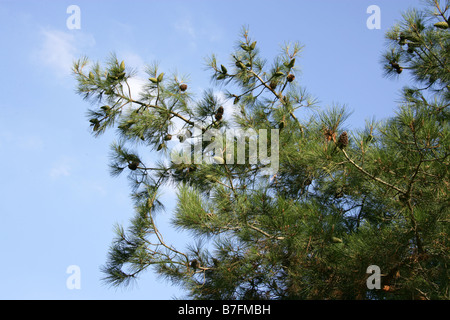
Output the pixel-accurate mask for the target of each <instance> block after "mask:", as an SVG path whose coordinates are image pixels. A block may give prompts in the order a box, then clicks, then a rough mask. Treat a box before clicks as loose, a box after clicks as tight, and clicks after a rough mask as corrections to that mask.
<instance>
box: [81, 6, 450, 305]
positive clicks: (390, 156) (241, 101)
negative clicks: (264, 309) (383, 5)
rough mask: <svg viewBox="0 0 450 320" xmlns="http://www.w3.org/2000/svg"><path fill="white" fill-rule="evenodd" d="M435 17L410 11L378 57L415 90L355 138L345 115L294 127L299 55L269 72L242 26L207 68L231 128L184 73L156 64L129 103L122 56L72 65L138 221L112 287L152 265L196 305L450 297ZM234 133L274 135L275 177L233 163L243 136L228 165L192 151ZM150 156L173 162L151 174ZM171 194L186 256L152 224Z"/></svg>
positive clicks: (440, 47)
mask: <svg viewBox="0 0 450 320" xmlns="http://www.w3.org/2000/svg"><path fill="white" fill-rule="evenodd" d="M429 8H434V9H435V10H436V12H432V11H428V10H427V9H428V8H427V9H424V10H422V11H418V10H412V11H409V12H407V13H406V14H405V15H404V17H403V21H402V22H401V23H399V24H398V25H396V26H394V27H393V28H392V29H391V30H390V31H389V32H388V33H387V35H386V36H387V39H388V41H390V44H391V47H390V49H389V50H388V52H387V53H386V54H385V55H384V56H383V59H384V62H383V64H384V70H385V72H386V75H388V76H402V77H403V76H407V74H410V75H412V76H413V81H412V83H413V84H414V85H417V86H418V87H416V86H413V85H411V86H410V87H407V88H404V90H403V102H402V103H401V105H400V106H399V107H398V108H397V110H396V114H395V116H393V117H391V118H389V119H388V120H386V121H385V122H375V121H367V123H366V126H365V128H364V129H363V130H354V131H353V132H352V131H350V130H349V129H348V128H346V127H345V122H346V121H347V120H348V119H349V117H350V113H349V112H348V111H347V110H346V108H345V107H340V106H333V107H331V108H328V109H325V108H322V109H319V110H318V111H317V112H316V113H315V114H314V115H313V116H312V117H310V118H307V119H301V118H299V117H298V114H299V113H300V112H301V110H302V109H303V108H310V107H313V106H316V101H315V99H313V98H312V97H311V96H310V95H309V94H308V93H307V91H306V90H305V89H304V88H303V87H301V86H300V85H299V83H298V77H297V78H296V77H295V74H296V70H297V67H296V61H297V59H298V57H299V54H300V52H301V50H302V47H301V46H300V45H299V44H297V43H295V44H288V45H286V46H285V47H284V50H283V52H282V53H281V54H280V55H279V56H278V57H276V58H275V59H274V61H273V62H272V64H271V65H268V63H267V60H266V59H264V58H262V56H261V54H260V51H259V48H258V45H257V42H256V41H254V40H253V39H251V38H250V36H249V33H248V31H247V30H243V32H242V35H241V38H240V42H239V43H238V45H237V46H236V48H235V50H234V52H233V53H232V54H231V61H229V63H224V62H222V63H223V64H220V63H219V62H218V61H217V57H216V56H214V55H213V56H211V57H210V58H209V59H208V61H207V63H208V66H209V69H210V70H211V72H212V81H213V83H214V84H216V85H217V86H219V87H220V88H222V90H223V91H224V92H225V93H226V97H227V99H229V100H230V101H233V104H234V107H235V111H236V112H235V114H234V118H233V119H232V121H229V120H226V118H225V117H224V115H225V112H226V111H225V110H224V108H223V106H222V105H223V101H219V99H218V98H217V97H216V96H215V95H214V94H213V93H212V91H206V92H205V93H204V96H203V97H202V98H201V99H199V100H198V101H194V100H193V98H192V95H191V94H190V92H189V86H188V85H189V82H188V81H187V79H185V78H180V77H179V76H178V75H166V74H164V73H163V72H162V71H161V70H159V68H158V66H157V65H153V66H150V67H148V69H147V73H148V76H149V80H148V83H147V85H146V87H145V88H144V92H143V93H142V94H141V96H140V97H139V99H135V98H132V97H131V94H130V91H129V82H128V81H129V79H130V78H131V77H132V76H133V74H132V72H131V71H130V70H127V69H126V67H125V62H120V63H119V61H118V60H117V58H116V57H115V56H112V57H111V59H110V60H109V61H108V62H107V64H106V66H105V67H102V66H100V64H99V63H96V64H93V65H91V66H90V70H85V69H86V68H88V67H89V62H88V60H87V59H86V58H84V59H80V60H79V61H78V62H77V63H75V64H74V74H75V76H76V79H77V80H78V92H79V93H80V94H81V95H82V96H83V97H84V98H85V99H87V100H90V101H92V102H94V103H95V104H96V105H98V106H99V107H98V108H95V109H90V110H89V111H88V117H89V119H90V123H91V126H92V130H93V134H94V135H99V134H101V133H103V132H105V130H106V129H107V128H109V127H116V128H117V134H118V136H119V138H120V139H119V140H118V141H117V142H114V143H113V144H112V146H111V149H112V153H111V173H112V174H113V175H119V174H121V173H126V174H128V177H129V179H130V181H131V184H132V198H133V200H134V207H135V216H134V218H133V219H131V221H130V226H129V227H128V228H127V229H126V230H125V229H124V228H123V227H122V226H117V228H116V238H115V239H114V241H113V243H112V246H111V248H110V251H109V256H108V260H107V262H106V264H105V265H104V268H103V271H104V273H105V279H104V280H105V281H106V282H107V283H109V284H111V285H113V286H119V285H126V284H128V283H130V281H132V280H134V279H135V278H137V277H138V276H139V275H140V273H141V272H143V271H145V270H146V269H148V268H149V267H152V268H153V269H154V271H155V272H156V273H157V274H159V275H161V276H163V277H166V278H167V279H169V280H170V281H171V282H172V283H174V284H181V285H182V286H183V287H184V288H185V289H186V290H187V291H188V293H189V295H190V297H192V298H196V299H448V298H449V296H448V292H449V280H448V279H449V275H448V271H447V266H448V264H449V256H448V252H449V241H448V238H449V237H448V233H449V226H448V222H449V209H448V207H449V197H448V191H447V190H448V187H449V179H448V178H449V177H448V167H449V160H448V155H449V150H450V146H449V123H448V119H449V113H448V106H449V100H450V94H449V89H450V79H449V75H450V72H449V71H450V70H449V65H450V63H449V58H450V57H449V55H450V50H449V49H450V41H449V31H448V28H446V27H445V23H447V24H448V23H449V21H448V18H447V17H448V13H449V12H450V10H449V3H448V2H446V5H445V6H443V5H441V4H440V3H439V2H438V1H430V4H429ZM403 70H405V71H407V73H406V72H402V71H403ZM175 121H177V122H178V123H182V125H181V127H180V125H177V126H176V125H175ZM174 128H175V129H174ZM230 128H240V129H244V130H248V129H253V130H255V132H259V131H258V130H259V129H268V132H271V131H270V130H271V129H278V130H279V162H280V165H279V170H278V171H277V172H276V173H275V174H273V175H270V176H267V175H266V174H264V172H265V169H267V163H263V162H262V161H259V162H256V163H254V162H252V161H250V160H251V155H250V153H249V152H246V153H245V163H244V164H241V163H236V161H230V160H231V159H232V158H234V160H236V159H237V157H238V154H237V151H236V150H237V148H236V147H237V145H238V144H239V143H241V144H244V145H245V150H249V148H250V144H251V142H250V139H242V140H239V139H238V138H235V139H234V141H233V143H234V146H235V148H234V153H233V154H230V155H229V157H227V156H228V155H227V154H226V153H225V152H224V150H220V149H219V150H217V149H211V143H212V141H202V142H200V143H197V142H195V141H196V140H195V138H196V132H200V133H206V132H208V130H210V129H215V130H217V132H225V131H226V130H229V129H230ZM175 136H176V137H177V138H178V141H179V142H180V143H186V142H188V141H190V142H191V143H192V144H195V147H197V150H200V151H201V152H202V153H203V154H204V155H206V156H207V157H206V158H208V159H210V161H203V162H201V163H196V162H195V161H194V156H195V152H194V151H191V153H190V154H188V155H187V158H186V159H185V160H186V161H183V162H182V163H179V162H176V161H173V159H172V158H171V157H170V156H168V155H167V154H166V153H165V152H167V151H168V147H167V144H169V142H170V141H171V140H172V137H175ZM169 137H170V138H169ZM220 137H221V136H220V135H216V136H215V137H214V138H215V139H218V140H220V139H221V138H220ZM211 140H213V139H211ZM268 140H269V141H271V140H270V139H268ZM172 142H173V141H172ZM216 142H217V141H216ZM147 148H151V149H153V150H155V152H158V153H160V154H163V157H164V155H166V156H165V157H166V159H167V161H161V162H159V163H158V164H157V165H156V166H152V167H149V166H147V165H146V164H145V160H144V159H143V158H142V157H140V155H139V150H146V149H147ZM192 149H194V148H192ZM267 149H268V150H270V148H269V147H268V148H267ZM230 158H231V159H230ZM166 184H173V185H175V186H176V188H177V190H178V191H177V205H176V209H175V211H174V212H173V220H172V223H173V226H174V228H178V229H180V230H183V231H187V232H189V233H190V234H191V235H192V238H193V239H192V243H187V245H186V248H175V247H174V246H173V245H171V244H170V243H167V242H166V240H165V238H164V236H163V234H162V233H161V232H160V230H159V229H158V228H157V225H156V223H155V219H156V218H157V216H156V213H157V212H158V211H159V210H163V204H162V203H161V202H160V201H159V197H160V192H159V191H160V189H161V187H162V186H164V185H166ZM370 265H378V266H379V267H380V269H381V270H382V273H383V274H382V289H381V290H370V289H368V287H367V285H366V279H367V276H368V275H367V274H366V269H367V267H368V266H370Z"/></svg>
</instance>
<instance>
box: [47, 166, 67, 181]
mask: <svg viewBox="0 0 450 320" xmlns="http://www.w3.org/2000/svg"><path fill="white" fill-rule="evenodd" d="M68 176H70V166H68V165H67V164H58V165H56V166H54V167H53V168H52V169H51V170H50V177H51V178H52V179H57V178H59V177H68Z"/></svg>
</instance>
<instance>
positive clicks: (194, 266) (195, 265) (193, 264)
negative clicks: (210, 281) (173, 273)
mask: <svg viewBox="0 0 450 320" xmlns="http://www.w3.org/2000/svg"><path fill="white" fill-rule="evenodd" d="M199 267H200V262H198V260H197V259H194V260H192V261H191V268H192V269H194V270H195V269H198V268H199Z"/></svg>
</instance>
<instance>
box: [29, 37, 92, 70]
mask: <svg viewBox="0 0 450 320" xmlns="http://www.w3.org/2000/svg"><path fill="white" fill-rule="evenodd" d="M40 36H41V39H42V42H41V44H40V46H39V48H37V49H36V50H35V51H34V52H33V56H35V57H36V58H37V62H38V63H39V64H43V65H45V66H47V67H49V68H51V69H52V70H53V71H54V72H55V73H56V74H57V75H59V76H66V75H69V74H70V73H71V67H72V63H73V61H74V60H75V59H76V58H78V55H79V54H80V52H81V51H82V49H84V48H86V47H92V46H94V45H95V39H94V37H93V36H92V35H89V34H85V33H81V32H79V31H77V32H74V31H61V30H54V29H46V28H43V29H41V31H40Z"/></svg>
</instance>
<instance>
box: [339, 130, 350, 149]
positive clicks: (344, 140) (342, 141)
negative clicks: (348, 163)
mask: <svg viewBox="0 0 450 320" xmlns="http://www.w3.org/2000/svg"><path fill="white" fill-rule="evenodd" d="M347 145H348V135H347V132H346V131H344V132H342V134H341V135H340V136H339V139H338V142H337V147H338V148H339V149H345V147H347Z"/></svg>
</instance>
